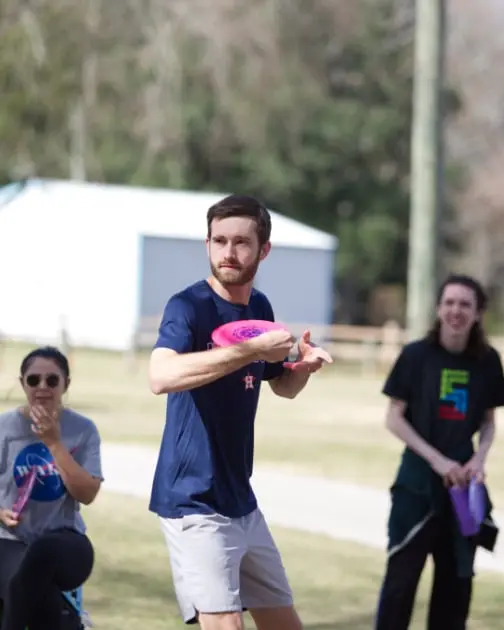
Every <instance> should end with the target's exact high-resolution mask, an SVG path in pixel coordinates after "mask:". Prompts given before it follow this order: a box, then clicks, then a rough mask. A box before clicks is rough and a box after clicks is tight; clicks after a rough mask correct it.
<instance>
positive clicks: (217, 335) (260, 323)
mask: <svg viewBox="0 0 504 630" xmlns="http://www.w3.org/2000/svg"><path fill="white" fill-rule="evenodd" d="M271 330H287V328H286V327H285V326H284V324H280V323H279V322H270V321H267V320H264V319H243V320H240V321H237V322H229V323H228V324H224V325H222V326H219V328H216V329H215V330H214V331H213V333H212V341H213V342H214V343H215V345H216V346H221V347H222V346H231V345H233V344H235V343H241V342H242V341H247V339H253V338H254V337H258V336H259V335H262V334H263V333H265V332H269V331H271Z"/></svg>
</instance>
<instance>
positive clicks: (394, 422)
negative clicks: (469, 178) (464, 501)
mask: <svg viewBox="0 0 504 630" xmlns="http://www.w3.org/2000/svg"><path fill="white" fill-rule="evenodd" d="M486 305H487V298H486V295H485V292H484V291H483V289H482V287H481V286H480V284H479V283H478V282H477V281H476V280H474V279H473V278H471V277H469V276H454V275H452V276H450V277H449V278H448V279H447V280H446V281H445V282H444V283H443V285H442V286H441V289H440V291H439V295H438V302H437V318H436V321H435V324H434V326H433V328H432V330H431V331H430V332H429V333H428V335H427V336H426V337H425V338H424V339H421V340H418V341H414V342H412V343H409V344H407V345H406V346H405V347H404V348H403V350H402V352H401V353H400V355H399V357H398V359H397V361H396V363H395V365H394V366H393V368H392V370H391V372H390V374H389V377H388V379H387V381H386V383H385V385H384V388H383V393H384V394H385V395H386V396H388V397H389V398H390V403H389V407H388V413H387V428H388V429H389V430H390V431H391V432H392V433H393V434H394V435H395V436H396V437H398V438H399V439H400V440H401V441H403V442H404V443H405V445H406V448H405V450H404V453H403V455H402V460H401V464H400V467H399V471H398V473H397V476H396V479H395V481H394V483H393V485H392V488H391V499H392V506H391V511H390V516H389V522H388V538H389V541H388V561H387V568H386V574H385V579H384V583H383V586H382V590H381V595H380V602H379V607H378V613H377V620H376V626H375V628H376V630H407V628H408V627H409V624H410V619H411V614H412V610H413V606H414V601H415V595H416V591H417V587H418V583H419V580H420V576H421V574H422V571H423V568H424V565H425V562H426V559H427V556H428V555H432V557H433V561H434V580H433V585H432V592H431V599H430V606H429V614H428V626H427V627H428V630H465V628H466V622H467V618H468V616H469V609H470V602H471V595H472V580H473V575H474V572H473V565H474V557H475V553H476V549H477V547H478V546H483V547H485V548H486V549H489V550H492V549H493V547H494V545H495V540H496V537H497V528H496V526H495V524H494V523H493V521H492V519H491V510H492V506H491V503H490V499H489V497H488V493H486V497H487V512H486V513H487V517H486V519H485V522H484V524H483V525H482V527H481V529H480V532H479V534H478V535H477V536H474V537H470V538H464V537H463V536H462V535H461V533H460V531H459V529H458V525H457V522H456V516H455V514H454V511H453V508H452V506H451V502H450V497H449V493H448V488H449V487H450V486H453V485H459V486H460V485H467V484H468V483H469V481H470V480H471V479H472V478H476V479H477V480H479V481H481V482H483V481H484V479H485V462H486V459H487V455H488V452H489V450H490V447H491V445H492V442H493V440H494V434H495V408H496V407H500V406H504V375H503V370H502V363H501V359H500V357H499V354H498V353H497V352H496V350H495V349H494V348H492V347H491V346H490V345H489V344H488V342H487V341H486V338H485V335H484V332H483V327H482V323H481V318H482V315H483V313H484V311H485V309H486ZM475 434H479V440H478V446H477V449H476V450H475V448H474V445H473V436H475Z"/></svg>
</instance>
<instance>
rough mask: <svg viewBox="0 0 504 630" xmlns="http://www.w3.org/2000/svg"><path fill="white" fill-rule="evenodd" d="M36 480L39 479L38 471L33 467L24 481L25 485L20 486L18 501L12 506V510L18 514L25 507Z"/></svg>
mask: <svg viewBox="0 0 504 630" xmlns="http://www.w3.org/2000/svg"><path fill="white" fill-rule="evenodd" d="M36 480H37V473H36V470H35V468H32V469H31V470H30V472H29V473H28V475H27V476H26V478H25V480H24V482H23V485H22V486H21V487H20V488H19V490H18V496H17V499H16V502H15V503H14V505H13V506H12V511H13V512H14V514H16V515H17V516H19V515H20V514H21V512H22V511H23V510H24V509H25V507H26V504H27V503H28V499H29V498H30V495H31V493H32V490H33V486H34V485H35V481H36Z"/></svg>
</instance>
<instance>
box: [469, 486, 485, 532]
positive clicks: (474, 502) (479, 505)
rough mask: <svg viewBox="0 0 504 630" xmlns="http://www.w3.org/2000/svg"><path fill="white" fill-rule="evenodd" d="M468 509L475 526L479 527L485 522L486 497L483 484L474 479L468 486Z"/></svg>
mask: <svg viewBox="0 0 504 630" xmlns="http://www.w3.org/2000/svg"><path fill="white" fill-rule="evenodd" d="M469 509H470V510H471V514H472V515H473V518H474V520H475V521H476V524H477V525H478V526H479V525H481V523H483V521H484V520H485V512H486V496H485V490H484V487H483V484H481V483H478V482H477V481H476V480H474V479H473V480H472V481H471V483H470V484H469Z"/></svg>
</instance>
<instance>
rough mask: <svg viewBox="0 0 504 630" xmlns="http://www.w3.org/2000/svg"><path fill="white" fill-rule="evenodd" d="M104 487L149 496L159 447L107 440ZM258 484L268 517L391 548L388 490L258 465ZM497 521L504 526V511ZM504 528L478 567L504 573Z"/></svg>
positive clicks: (480, 556) (285, 524)
mask: <svg viewBox="0 0 504 630" xmlns="http://www.w3.org/2000/svg"><path fill="white" fill-rule="evenodd" d="M102 454H103V466H104V476H105V483H104V489H105V490H108V491H110V492H116V493H121V494H128V495H132V496H136V497H148V496H149V494H150V490H151V484H152V479H153V475H154V467H155V464H156V458H157V451H156V449H153V448H152V447H144V446H133V445H119V444H103V446H102ZM252 485H253V487H254V490H255V492H256V495H257V498H258V501H259V504H260V506H261V509H262V511H263V512H264V515H265V517H266V519H267V520H268V522H269V523H270V524H272V525H278V526H283V527H289V528H294V529H299V530H303V531H308V532H312V533H316V534H325V535H328V536H331V537H332V538H336V539H339V540H349V541H353V542H357V543H360V544H363V545H366V546H369V547H374V548H378V549H385V544H386V519H387V515H388V510H389V498H388V493H386V492H383V491H380V490H375V489H371V488H366V487H363V486H356V485H352V484H346V483H340V482H338V481H334V480H331V479H324V478H318V477H310V476H306V475H294V474H290V473H288V474H287V473H284V472H280V471H278V470H275V469H273V468H268V467H264V466H257V467H256V471H255V473H254V476H253V478H252ZM495 518H496V520H497V521H498V522H499V523H500V524H501V526H502V527H503V528H504V513H497V514H496V517H495ZM503 539H504V531H503V532H502V534H501V537H500V541H499V543H500V544H498V546H497V549H496V551H495V553H494V554H490V553H488V552H486V551H484V550H479V551H478V556H477V560H476V566H477V568H478V569H481V570H488V571H498V572H500V573H504V540H503Z"/></svg>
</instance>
